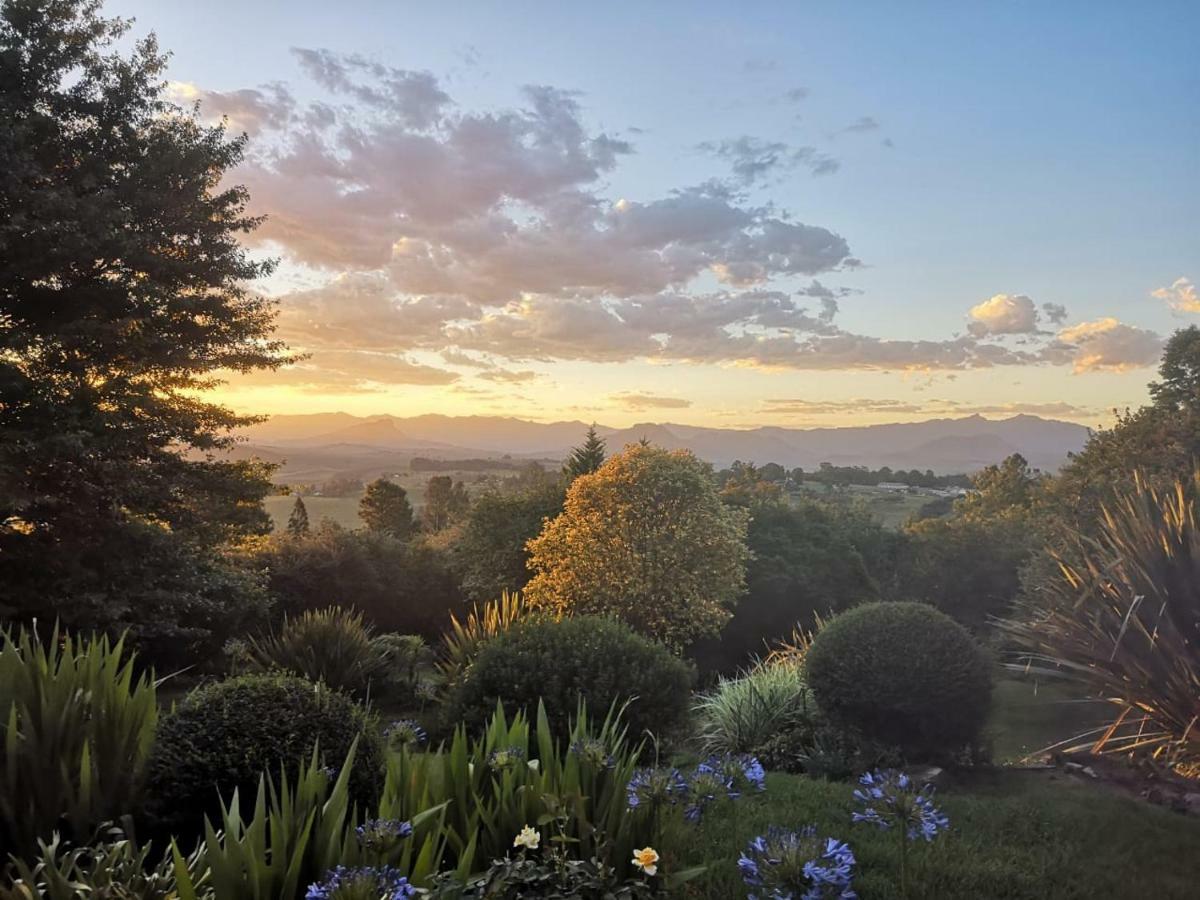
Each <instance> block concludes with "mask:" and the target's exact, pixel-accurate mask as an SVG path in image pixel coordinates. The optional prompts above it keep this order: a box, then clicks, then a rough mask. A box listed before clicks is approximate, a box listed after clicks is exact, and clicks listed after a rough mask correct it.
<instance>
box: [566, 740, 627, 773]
mask: <svg viewBox="0 0 1200 900" xmlns="http://www.w3.org/2000/svg"><path fill="white" fill-rule="evenodd" d="M571 753H573V754H574V755H575V756H578V757H579V758H580V759H581V760H583V761H584V762H586V763H587V764H588V765H590V766H592V767H593V768H596V769H611V768H613V766H615V765H616V761H615V760H614V759H613V756H612V754H611V753H609V752H608V746H607V745H606V744H605V743H604V741H601V740H599V739H597V738H592V737H585V738H578V739H576V740H575V741H574V742H573V743H572V744H571Z"/></svg>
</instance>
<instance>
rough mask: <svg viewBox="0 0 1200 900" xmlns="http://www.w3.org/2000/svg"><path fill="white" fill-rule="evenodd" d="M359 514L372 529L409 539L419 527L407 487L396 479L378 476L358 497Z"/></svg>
mask: <svg viewBox="0 0 1200 900" xmlns="http://www.w3.org/2000/svg"><path fill="white" fill-rule="evenodd" d="M358 517H359V518H360V519H362V520H363V524H365V525H366V526H367V528H369V529H370V530H371V531H379V532H382V533H384V534H390V535H391V536H392V537H394V538H400V539H401V540H406V539H408V538H410V537H412V533H413V531H415V530H416V527H417V526H416V522H414V521H413V508H412V504H411V503H409V502H408V491H406V490H404V488H402V487H401V486H400V485H398V484H396V483H395V482H394V481H388V480H387V479H386V478H377V479H375V480H374V481H372V482H371V483H370V484H368V485H367V490H366V492H365V493H364V494H363V496H362V499H361V500H360V501H358Z"/></svg>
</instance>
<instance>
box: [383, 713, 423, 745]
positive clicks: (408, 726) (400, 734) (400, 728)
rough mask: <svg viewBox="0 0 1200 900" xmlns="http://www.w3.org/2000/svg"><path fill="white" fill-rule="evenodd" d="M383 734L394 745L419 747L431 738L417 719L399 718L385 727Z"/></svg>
mask: <svg viewBox="0 0 1200 900" xmlns="http://www.w3.org/2000/svg"><path fill="white" fill-rule="evenodd" d="M383 736H384V738H385V739H386V740H387V742H388V743H389V744H391V745H392V746H394V747H418V746H420V745H421V744H423V743H425V741H426V740H428V738H429V736H428V735H427V734H426V733H425V729H424V728H422V727H421V726H420V725H419V724H418V723H417V721H416V720H415V719H397V720H396V721H395V722H392V723H391V724H390V725H388V727H387V728H385V729H383Z"/></svg>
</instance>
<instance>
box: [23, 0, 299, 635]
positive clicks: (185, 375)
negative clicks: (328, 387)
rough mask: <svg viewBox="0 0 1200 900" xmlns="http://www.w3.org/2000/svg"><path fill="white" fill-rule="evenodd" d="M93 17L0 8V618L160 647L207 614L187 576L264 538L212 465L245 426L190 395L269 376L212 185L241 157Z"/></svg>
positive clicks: (262, 266) (251, 303)
mask: <svg viewBox="0 0 1200 900" xmlns="http://www.w3.org/2000/svg"><path fill="white" fill-rule="evenodd" d="M99 5H100V4H99V3H98V2H94V0H60V2H54V3H49V2H46V0H11V2H7V3H5V4H3V6H2V7H0V121H3V122H4V127H3V128H2V129H0V211H2V214H0V560H2V562H0V579H2V580H3V581H4V583H5V586H6V591H5V596H6V604H7V607H6V609H5V610H3V611H4V612H7V613H8V614H9V615H14V616H17V617H22V616H28V615H33V614H37V613H40V614H42V615H46V613H47V611H48V610H50V609H55V608H56V606H55V604H57V603H58V602H59V601H61V600H63V599H64V598H66V597H71V598H74V599H78V598H81V597H86V598H87V603H88V605H89V607H90V609H91V613H90V614H89V615H88V616H87V619H88V622H87V624H89V625H92V626H95V625H105V624H107V623H109V622H116V621H120V620H125V621H130V620H134V621H138V622H144V621H145V620H146V618H147V617H148V616H150V615H161V616H163V617H164V620H165V621H162V622H159V623H158V625H159V626H160V627H162V628H164V629H167V630H169V627H168V626H169V623H170V621H171V620H172V615H171V613H170V612H169V610H167V609H166V607H167V606H170V605H171V604H172V603H175V602H176V601H177V604H178V605H184V606H186V605H187V604H188V603H189V602H191V601H189V599H188V598H189V597H190V598H192V599H193V600H194V601H195V602H196V603H200V604H205V603H209V602H218V599H217V598H216V597H214V596H213V595H212V591H213V590H214V589H217V588H218V584H217V582H214V581H213V580H212V579H210V578H207V577H206V578H202V579H200V580H199V581H195V582H190V583H187V584H184V585H181V583H180V580H181V578H183V577H184V574H185V573H186V572H188V571H196V569H197V567H202V568H203V567H210V566H211V565H213V564H214V563H213V561H212V558H211V557H209V558H208V559H206V560H204V561H201V560H198V559H194V557H195V556H196V554H198V553H202V552H205V551H206V550H207V549H209V548H212V547H214V546H216V545H219V544H220V543H222V542H224V541H226V540H228V539H231V538H236V537H239V536H241V535H246V534H253V533H259V532H264V531H266V530H268V529H269V527H270V521H269V519H268V517H267V515H266V513H265V512H264V511H263V509H262V505H261V503H260V502H259V501H260V500H261V499H262V497H263V496H264V495H265V493H266V492H267V490H268V487H269V484H268V481H267V477H266V476H267V474H268V471H269V470H268V469H267V468H266V467H265V466H263V465H261V464H259V463H256V462H254V461H252V460H230V459H228V458H224V457H223V455H222V451H224V450H226V449H228V448H229V447H230V446H231V444H232V440H233V439H232V438H231V437H230V436H229V430H230V429H231V428H233V427H235V426H238V425H242V424H246V423H248V422H250V421H252V420H251V419H249V418H247V417H244V416H239V415H236V414H235V413H233V412H232V411H230V410H228V409H226V408H224V407H222V406H220V405H218V404H215V403H212V402H210V401H208V400H207V399H203V398H202V397H201V396H200V395H199V394H198V393H197V390H198V389H203V388H207V387H211V386H212V385H214V384H215V383H216V382H217V379H218V378H219V377H220V375H221V374H222V373H224V372H228V371H240V372H244V371H248V370H252V369H258V368H271V367H274V366H277V365H279V364H280V363H281V362H283V361H284V360H285V356H284V350H283V348H282V346H281V345H280V344H279V343H278V342H276V341H274V340H272V338H271V328H272V320H273V314H274V310H273V307H272V304H271V302H270V301H268V300H267V299H265V298H264V297H263V296H262V295H260V294H258V293H256V292H255V291H254V290H253V289H252V288H251V287H250V284H251V283H252V282H253V281H254V280H255V279H257V278H259V277H260V276H262V275H265V274H266V273H267V272H269V271H270V269H271V263H270V262H263V261H260V260H256V259H254V258H252V257H250V256H249V255H248V254H247V252H246V251H245V250H244V249H243V247H242V245H241V244H240V243H239V238H240V237H241V236H242V235H244V234H247V233H249V232H250V231H252V230H253V229H254V228H255V227H256V226H257V224H258V220H257V219H255V218H254V217H251V216H249V215H248V214H247V213H246V202H247V194H246V191H245V189H244V188H242V187H240V186H236V185H230V184H228V183H227V181H226V176H227V174H228V173H229V171H230V170H231V169H232V168H233V167H234V166H236V165H237V163H238V162H239V161H240V160H241V158H242V154H243V151H244V149H245V144H244V138H231V137H230V136H229V135H227V134H226V132H225V129H224V127H223V126H219V125H218V126H213V127H210V126H206V125H204V124H202V123H201V122H200V120H199V118H198V116H197V114H196V113H195V112H194V111H189V110H184V109H181V108H179V107H177V106H174V105H173V104H171V103H169V102H168V101H167V100H166V99H165V95H164V90H165V84H164V81H163V73H164V65H165V57H164V56H163V55H162V54H161V53H159V51H158V48H157V45H156V44H155V41H154V39H153V37H150V38H146V39H144V40H141V41H139V42H137V43H136V44H134V45H133V46H132V49H130V50H129V51H128V52H127V53H125V54H124V55H123V54H122V52H121V51H120V50H119V49H118V41H119V39H120V38H122V36H123V35H124V34H125V32H126V30H127V25H126V23H124V22H122V21H120V20H115V19H105V18H102V17H101V16H100V14H99ZM188 558H193V561H192V562H190V563H189V562H188V561H187V559H188ZM158 566H162V567H165V568H156V567H158ZM217 581H218V582H219V581H220V579H218V580H217ZM168 586H170V588H169V589H170V592H171V595H172V596H168V595H167V594H166V593H164V592H165V591H166V590H167V589H168ZM181 587H182V588H183V589H182V591H181V590H180V589H181ZM221 589H223V588H221ZM139 597H140V598H141V599H139ZM143 601H144V602H145V603H146V604H147V606H146V607H145V608H142V609H139V608H138V606H139V604H140V603H142V602H143ZM226 602H228V601H226ZM152 609H153V611H152ZM61 612H62V614H63V615H64V616H67V615H69V611H68V610H66V608H65V607H64V608H63V610H62V611H61ZM68 624H73V623H70V622H68Z"/></svg>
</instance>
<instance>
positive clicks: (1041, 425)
mask: <svg viewBox="0 0 1200 900" xmlns="http://www.w3.org/2000/svg"><path fill="white" fill-rule="evenodd" d="M588 424H589V423H586V422H582V421H565V422H548V423H547V422H532V421H528V420H525V419H517V418H509V417H504V416H443V415H423V416H412V417H407V418H404V417H398V416H390V415H377V416H353V415H350V414H348V413H314V414H310V415H281V416H273V417H272V418H271V419H269V420H268V421H266V422H264V423H261V424H259V425H255V426H252V427H250V428H247V429H245V430H244V432H243V436H244V438H245V442H244V443H243V444H241V445H240V446H239V448H238V451H237V453H238V455H239V456H249V455H257V456H260V457H262V458H264V459H267V460H270V461H272V462H278V463H281V464H282V468H281V469H280V472H279V474H278V476H277V477H278V478H279V479H280V480H283V481H287V480H298V479H313V478H319V477H329V476H330V475H338V474H361V475H363V476H370V475H373V474H375V473H377V472H383V471H386V470H388V469H395V468H401V467H404V466H406V465H407V464H408V462H409V460H411V458H412V457H414V456H427V457H432V458H439V459H461V458H467V457H480V456H482V457H502V456H511V457H516V458H527V459H542V460H557V459H561V458H563V456H565V454H566V453H567V452H568V451H569V450H570V448H571V447H573V446H575V445H576V444H578V443H579V442H580V440H581V439H582V437H583V434H584V432H585V431H586V430H587V428H588ZM596 430H597V431H598V432H599V433H600V434H601V435H602V436H603V437H604V438H605V439H606V440H607V441H608V445H609V448H610V450H615V449H619V448H620V447H622V446H624V445H625V444H628V443H632V442H635V441H638V440H641V439H643V438H645V439H647V440H649V441H651V442H652V443H654V444H658V445H660V446H664V447H667V448H670V449H688V450H692V451H693V452H694V453H696V455H697V456H700V457H701V458H702V459H705V460H708V461H709V462H711V463H713V464H714V465H716V466H727V465H729V464H730V463H731V462H733V461H734V460H735V459H740V460H746V461H753V462H756V463H760V464H761V463H766V462H777V463H780V464H782V465H785V466H788V467H795V466H803V467H805V468H815V467H816V466H818V465H819V464H820V463H822V462H830V463H834V464H835V465H864V466H871V467H877V466H881V465H888V466H891V467H893V468H905V469H911V468H920V469H932V470H933V471H935V472H938V473H951V472H972V471H975V470H977V469H980V468H982V467H983V466H986V465H988V464H990V463H995V462H999V461H1000V460H1001V459H1003V458H1004V457H1005V456H1008V455H1009V454H1011V453H1018V452H1019V453H1021V454H1023V455H1024V456H1025V457H1026V459H1028V460H1029V462H1030V463H1031V464H1032V465H1034V466H1036V467H1038V468H1041V469H1045V470H1054V469H1057V468H1058V467H1059V466H1061V465H1062V463H1063V462H1064V461H1065V460H1066V459H1067V456H1068V455H1069V454H1070V453H1072V452H1074V451H1077V450H1079V449H1080V448H1081V447H1082V446H1083V444H1084V442H1085V441H1086V440H1087V436H1088V429H1087V428H1085V427H1083V426H1082V425H1076V424H1074V423H1071V422H1062V421H1058V420H1054V419H1043V418H1040V417H1038V416H1030V415H1018V416H1013V417H1011V418H1008V419H985V418H983V417H982V416H977V415H976V416H967V417H964V418H957V419H929V420H927V421H923V422H905V423H893V424H883V425H861V426H853V427H846V428H784V427H779V426H764V427H760V428H750V429H733V428H707V427H700V426H695V425H679V424H673V423H655V422H646V423H640V424H637V425H633V426H631V427H629V428H612V427H608V426H603V425H597V426H596Z"/></svg>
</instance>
